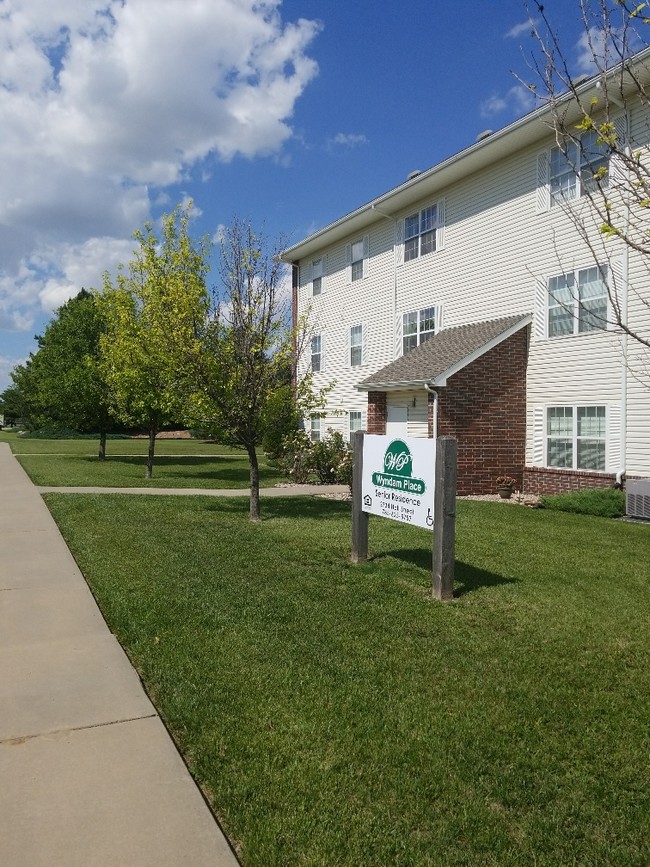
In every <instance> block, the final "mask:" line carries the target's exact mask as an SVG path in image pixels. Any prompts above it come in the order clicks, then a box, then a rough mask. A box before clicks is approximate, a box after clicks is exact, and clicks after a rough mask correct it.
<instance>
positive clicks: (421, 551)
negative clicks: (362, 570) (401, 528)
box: [372, 548, 520, 598]
mask: <svg viewBox="0 0 650 867" xmlns="http://www.w3.org/2000/svg"><path fill="white" fill-rule="evenodd" d="M384 557H393V558H394V559H395V560H402V561H403V562H406V563H412V564H413V565H414V566H417V567H418V568H420V569H425V570H427V571H428V572H432V568H433V564H432V559H433V552H432V550H431V549H430V548H398V549H394V550H391V551H382V552H381V553H378V554H375V556H374V557H373V558H372V559H373V560H382V559H383V558H384ZM519 583H520V582H519V579H518V578H508V577H506V576H505V575H497V574H496V573H495V572H487V571H486V570H485V569H477V568H476V566H472V565H471V564H469V563H463V562H461V561H460V560H456V564H455V567H454V598H460V597H461V596H465V595H466V594H467V593H472V592H474V591H475V590H479V589H481V588H483V587H498V586H500V585H503V584H519Z"/></svg>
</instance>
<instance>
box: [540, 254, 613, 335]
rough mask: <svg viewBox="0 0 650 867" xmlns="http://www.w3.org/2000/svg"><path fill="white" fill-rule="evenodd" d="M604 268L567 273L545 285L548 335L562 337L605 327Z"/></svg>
mask: <svg viewBox="0 0 650 867" xmlns="http://www.w3.org/2000/svg"><path fill="white" fill-rule="evenodd" d="M606 276H607V272H606V269H603V268H599V267H598V266H594V267H593V268H583V269H582V270H580V271H569V272H568V273H567V274H561V275H559V276H558V277H551V279H550V280H549V282H548V336H549V337H563V336H566V335H569V334H582V333H584V332H586V331H597V330H598V329H601V328H605V327H606V326H607V283H606V282H605V279H604V278H606Z"/></svg>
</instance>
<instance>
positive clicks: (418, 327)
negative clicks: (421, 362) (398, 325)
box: [402, 307, 436, 355]
mask: <svg viewBox="0 0 650 867" xmlns="http://www.w3.org/2000/svg"><path fill="white" fill-rule="evenodd" d="M435 332H436V308H435V307H426V308H425V309H424V310H415V311H414V312H413V313H405V314H404V316H403V319H402V342H403V346H402V353H403V354H404V355H406V353H407V352H409V351H410V350H411V349H415V347H416V346H419V345H420V343H424V341H425V340H428V339H429V338H430V337H433V335H434V334H435Z"/></svg>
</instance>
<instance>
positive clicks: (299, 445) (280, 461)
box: [274, 430, 313, 485]
mask: <svg viewBox="0 0 650 867" xmlns="http://www.w3.org/2000/svg"><path fill="white" fill-rule="evenodd" d="M312 448H313V444H312V441H311V440H310V439H309V437H308V436H307V434H306V433H305V431H304V430H296V431H293V432H292V433H290V434H287V435H286V436H285V437H284V438H283V440H282V446H281V449H280V453H279V454H277V455H276V456H275V459H274V463H275V465H276V466H277V467H278V469H279V470H281V471H282V472H283V473H284V474H285V476H286V477H287V478H288V479H290V480H291V481H292V482H295V483H296V484H298V485H302V484H304V483H305V482H307V481H308V480H309V476H310V474H311V471H312V467H313V454H312Z"/></svg>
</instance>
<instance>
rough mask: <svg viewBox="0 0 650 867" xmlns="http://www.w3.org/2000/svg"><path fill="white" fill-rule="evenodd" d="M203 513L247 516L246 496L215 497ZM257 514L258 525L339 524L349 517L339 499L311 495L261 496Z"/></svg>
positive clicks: (347, 510)
mask: <svg viewBox="0 0 650 867" xmlns="http://www.w3.org/2000/svg"><path fill="white" fill-rule="evenodd" d="M205 508H206V510H207V511H211V512H231V513H233V514H235V513H247V512H248V508H249V499H248V497H239V498H235V497H230V498H229V497H228V495H226V496H225V497H219V498H218V499H217V500H212V501H211V502H209V503H206V506H205ZM260 513H261V516H262V522H264V521H271V520H275V519H278V518H285V519H286V518H295V519H300V518H307V519H310V520H317V521H328V520H331V521H334V520H336V521H339V520H340V519H341V518H346V517H347V518H349V517H350V514H351V507H350V504H349V503H347V502H341V501H340V500H328V499H325V498H323V499H321V498H320V497H313V496H304V497H303V496H299V497H264V496H263V497H262V498H261V500H260Z"/></svg>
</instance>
